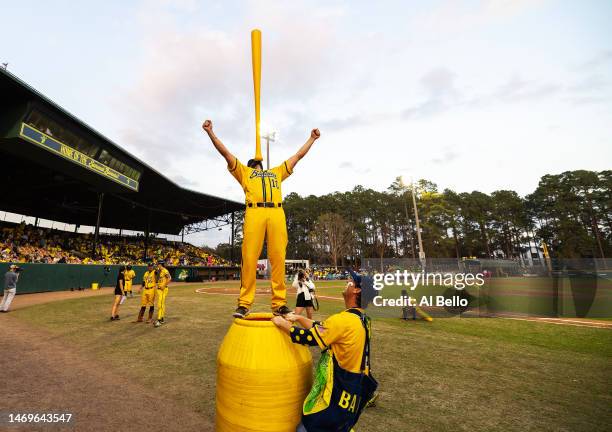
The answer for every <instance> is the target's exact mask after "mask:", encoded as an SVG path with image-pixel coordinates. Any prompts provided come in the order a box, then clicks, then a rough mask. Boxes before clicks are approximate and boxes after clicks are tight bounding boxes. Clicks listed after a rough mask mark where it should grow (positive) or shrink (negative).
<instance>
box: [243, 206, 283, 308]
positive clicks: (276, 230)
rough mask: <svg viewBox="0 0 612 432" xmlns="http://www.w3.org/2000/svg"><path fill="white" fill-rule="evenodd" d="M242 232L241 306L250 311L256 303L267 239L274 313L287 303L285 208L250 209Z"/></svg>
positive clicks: (247, 210) (245, 216)
mask: <svg viewBox="0 0 612 432" xmlns="http://www.w3.org/2000/svg"><path fill="white" fill-rule="evenodd" d="M242 231H243V235H244V239H243V241H242V270H241V272H240V298H239V299H238V305H239V306H245V307H247V308H250V307H251V305H252V304H253V301H254V300H255V281H256V276H257V260H258V259H259V256H260V255H261V249H262V248H263V242H264V238H265V239H266V241H267V244H268V259H269V260H270V264H271V265H272V309H275V308H277V307H280V306H283V305H285V304H286V303H287V287H286V285H285V252H286V250H287V222H286V221H285V212H284V211H283V209H282V207H273V208H270V207H247V209H246V213H245V215H244V226H243V229H242Z"/></svg>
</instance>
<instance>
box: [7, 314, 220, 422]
mask: <svg viewBox="0 0 612 432" xmlns="http://www.w3.org/2000/svg"><path fill="white" fill-rule="evenodd" d="M0 326H1V328H2V330H3V333H4V337H3V338H2V342H1V343H0V350H1V352H2V364H3V374H2V376H3V382H2V387H3V388H2V393H3V394H2V396H3V397H2V401H3V403H2V405H3V408H2V410H3V414H5V415H6V414H7V413H20V412H38V413H44V412H57V413H72V414H73V420H74V421H73V422H72V423H71V424H70V425H64V426H60V425H40V426H35V425H27V426H9V427H7V425H6V424H1V425H0V429H1V430H9V431H12V430H19V431H38V430H40V431H42V430H75V431H85V432H88V431H130V430H133V431H147V432H150V431H165V432H167V431H174V430H180V431H212V430H213V427H214V424H213V421H212V420H211V419H208V418H204V417H202V416H201V415H199V414H197V413H195V412H193V411H190V410H188V409H186V408H185V407H183V406H177V405H176V404H175V403H174V402H173V401H172V400H168V399H164V395H163V394H161V395H160V394H152V392H151V391H150V390H147V389H146V388H144V387H142V386H141V385H138V384H136V383H134V382H132V381H130V380H128V379H126V378H125V377H124V376H122V374H121V371H120V370H112V369H111V368H110V367H107V366H105V365H104V364H101V363H99V362H98V361H97V360H96V359H92V358H89V357H88V356H86V355H84V354H83V353H81V352H78V351H76V350H74V349H72V348H71V347H67V346H66V345H65V344H64V343H61V342H60V341H59V340H57V338H53V337H50V336H49V335H45V334H44V333H41V331H40V330H38V329H37V330H36V331H34V330H32V329H30V328H29V327H28V326H26V325H24V324H22V323H20V322H19V320H17V319H14V318H12V317H10V315H3V316H1V317H0ZM126 425H131V426H127V427H126Z"/></svg>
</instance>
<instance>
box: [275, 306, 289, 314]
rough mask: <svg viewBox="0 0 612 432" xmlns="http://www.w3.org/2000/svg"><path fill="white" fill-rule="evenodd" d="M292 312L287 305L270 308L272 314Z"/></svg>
mask: <svg viewBox="0 0 612 432" xmlns="http://www.w3.org/2000/svg"><path fill="white" fill-rule="evenodd" d="M291 312H293V311H292V310H291V309H289V308H288V307H287V306H284V305H283V306H279V307H277V308H276V309H273V310H272V313H273V314H274V315H287V314H289V313H291Z"/></svg>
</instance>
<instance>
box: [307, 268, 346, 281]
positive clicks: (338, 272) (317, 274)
mask: <svg viewBox="0 0 612 432" xmlns="http://www.w3.org/2000/svg"><path fill="white" fill-rule="evenodd" d="M348 274H349V273H348V271H347V270H346V269H339V268H336V267H325V266H317V265H313V266H312V277H313V279H314V280H338V279H347V278H348Z"/></svg>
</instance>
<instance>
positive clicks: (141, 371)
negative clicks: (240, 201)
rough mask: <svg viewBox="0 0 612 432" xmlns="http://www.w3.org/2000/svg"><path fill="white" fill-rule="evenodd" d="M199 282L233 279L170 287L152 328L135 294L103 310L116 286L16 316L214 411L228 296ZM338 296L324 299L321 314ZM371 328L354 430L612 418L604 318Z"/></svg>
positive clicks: (388, 323)
mask: <svg viewBox="0 0 612 432" xmlns="http://www.w3.org/2000/svg"><path fill="white" fill-rule="evenodd" d="M318 285H319V293H320V295H323V296H337V297H340V290H341V288H342V285H343V283H341V282H320V283H319V284H318ZM202 286H206V287H232V288H235V287H236V284H235V283H217V284H206V285H201V284H199V285H195V284H194V285H189V286H182V287H171V288H170V294H169V296H168V300H167V322H168V323H167V324H166V325H165V326H164V327H162V328H159V329H154V328H153V327H152V326H150V325H149V326H147V325H144V324H132V323H131V321H132V320H133V319H135V317H136V315H137V312H138V309H139V304H140V301H139V299H138V298H134V299H130V300H128V301H127V302H126V303H125V304H124V305H123V306H122V307H121V311H120V315H121V317H122V319H121V321H119V322H109V321H107V320H108V316H109V314H110V306H111V301H112V299H111V296H99V297H89V298H82V299H75V300H66V301H58V302H53V303H47V304H42V305H36V306H31V307H28V308H24V309H20V310H16V311H14V312H13V313H12V316H14V317H15V318H17V319H19V320H21V321H24V322H27V323H29V324H31V325H32V326H33V327H34V328H37V327H38V328H41V329H44V330H45V331H47V332H50V333H51V334H52V335H54V336H57V337H58V338H59V339H60V340H62V341H65V343H66V345H67V346H68V347H72V348H76V349H80V350H83V351H85V352H86V353H88V354H91V355H93V356H95V357H96V358H97V359H98V360H99V366H98V367H100V366H101V367H111V366H120V371H121V373H122V374H123V375H125V376H127V377H129V378H131V379H133V380H136V381H138V382H140V383H142V384H144V385H146V386H148V387H149V388H151V390H152V391H155V392H159V393H162V394H163V395H165V396H166V397H167V398H172V400H174V401H177V402H178V403H180V404H182V405H184V406H186V407H189V408H191V409H193V410H195V411H197V412H199V413H201V414H202V415H204V416H207V417H209V416H214V414H215V359H216V353H217V350H218V347H219V345H220V343H221V340H222V338H223V336H224V335H225V332H226V331H227V328H228V326H229V325H230V323H231V317H230V313H231V311H232V310H233V308H234V305H235V297H234V296H226V295H213V294H198V293H195V289H196V288H198V287H202ZM257 301H258V302H259V303H260V305H259V306H258V307H256V308H255V310H262V311H264V310H266V309H267V306H264V305H267V303H268V301H269V299H268V297H267V296H257ZM293 301H294V299H293V298H292V300H291V302H293ZM342 307H343V304H342V302H340V301H336V300H322V301H321V310H320V311H319V312H318V313H317V314H316V318H318V319H322V318H324V317H325V316H328V315H329V314H331V313H334V312H336V311H339V310H341V309H342ZM373 332H374V333H373V347H372V350H373V371H374V374H375V376H376V378H377V379H378V380H379V382H380V395H381V396H380V399H379V402H378V406H377V407H376V408H371V409H368V410H367V411H366V412H365V413H364V415H363V416H362V419H361V421H360V423H359V425H358V428H357V432H359V431H394V432H395V431H398V432H403V431H412V430H414V431H421V430H427V431H447V430H448V431H462V430H465V431H471V432H473V431H511V430H517V431H518V430H521V431H524V430H538V431H581V430H584V431H605V430H611V429H612V418H611V414H610V410H609V407H610V406H612V395H611V392H610V389H611V388H612V331H610V330H607V329H598V328H585V327H572V326H562V325H549V324H542V323H537V322H527V321H512V320H504V319H486V318H471V319H465V318H464V319H458V318H451V319H437V320H435V321H434V322H433V323H425V322H423V321H416V322H414V321H409V322H403V321H400V320H398V319H379V320H375V321H374V324H373ZM313 355H317V351H316V350H315V349H313ZM92 367H95V365H92ZM279 384H280V383H279Z"/></svg>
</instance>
